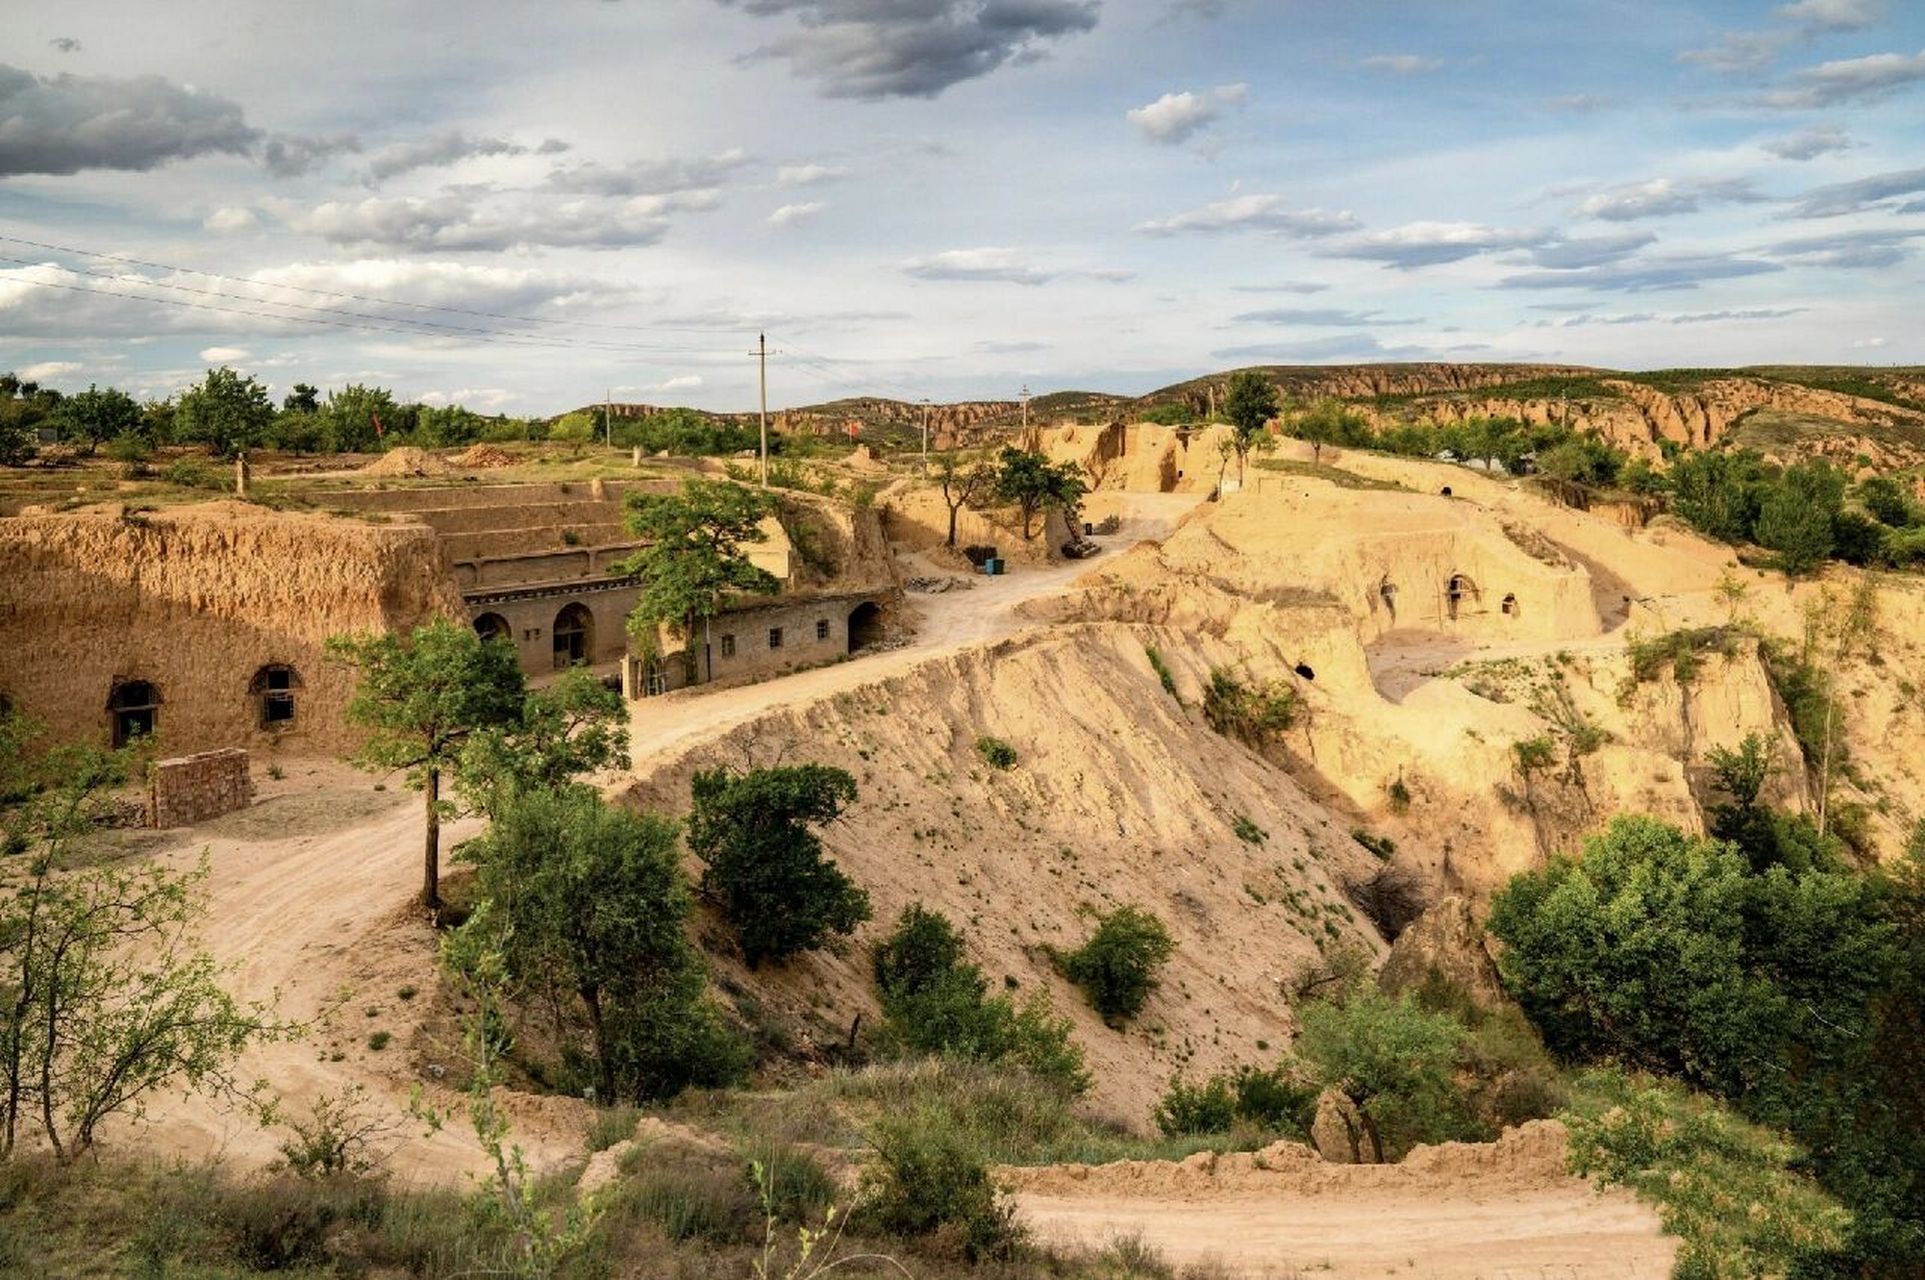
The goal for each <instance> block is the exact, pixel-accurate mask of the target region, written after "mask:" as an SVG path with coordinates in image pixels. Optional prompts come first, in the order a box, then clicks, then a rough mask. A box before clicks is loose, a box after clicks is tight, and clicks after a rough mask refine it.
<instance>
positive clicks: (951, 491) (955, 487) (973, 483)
mask: <svg viewBox="0 0 1925 1280" xmlns="http://www.w3.org/2000/svg"><path fill="white" fill-rule="evenodd" d="M935 480H936V485H937V487H938V488H940V489H941V490H942V502H943V506H945V507H947V508H948V509H949V533H948V536H947V537H945V538H944V539H943V545H944V546H946V547H950V548H954V547H955V545H956V518H957V517H958V516H959V515H960V514H961V512H962V509H963V508H964V507H966V506H969V505H970V504H971V503H973V502H976V501H978V500H979V499H981V498H983V497H984V496H985V495H987V494H988V493H989V492H990V491H991V490H993V489H994V488H995V487H996V469H995V468H994V467H992V466H989V465H988V464H987V463H982V462H978V463H974V464H967V463H964V462H963V460H962V459H961V458H960V457H959V456H958V455H957V454H956V453H955V452H954V451H949V452H944V453H939V454H937V455H936V470H935Z"/></svg>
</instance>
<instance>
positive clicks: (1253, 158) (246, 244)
mask: <svg viewBox="0 0 1925 1280" xmlns="http://www.w3.org/2000/svg"><path fill="white" fill-rule="evenodd" d="M5 25H6V30H7V39H6V40H5V41H4V42H3V43H0V369H5V368H13V369H16V370H18V371H20V372H21V373H22V374H23V375H25V376H29V377H33V378H35V379H37V380H38V381H40V382H42V383H43V384H46V385H51V386H56V387H60V388H62V389H64V390H75V389H79V388H82V387H85V386H86V385H87V384H89V383H91V382H99V383H101V384H103V385H105V384H112V385H116V386H120V387H123V388H126V389H128V390H130V391H133V392H135V393H136V394H139V395H142V396H147V397H159V396H164V395H167V394H170V393H171V392H173V391H176V390H178V389H179V388H181V387H183V386H186V385H189V384H191V383H193V382H195V381H197V380H198V379H199V378H200V377H201V376H202V374H203V372H204V370H205V369H206V368H208V367H209V366H213V365H221V364H227V365H232V366H234V367H235V368H238V369H242V370H244V371H247V372H250V373H252V374H254V375H256V376H258V377H260V378H261V379H262V380H263V381H265V382H267V383H269V384H270V386H271V387H272V388H273V389H274V391H275V394H276V395H277V396H278V395H280V394H284V393H285V391H286V389H287V388H288V387H289V386H291V385H292V384H294V383H296V382H307V383H312V384H315V385H318V386H321V387H323V388H329V387H338V386H342V385H345V384H348V383H354V382H360V383H370V384H379V385H382V386H387V387H390V388H393V389H394V390H395V391H396V392H397V394H399V395H401V396H403V397H405V398H409V399H422V400H426V401H429V402H431V403H456V402H459V403H464V404H467V405H469V406H470V407H472V408H476V409H480V410H483V411H488V412H509V413H542V414H547V413H555V412H560V411H562V410H565V409H567V408H571V407H574V406H577V405H581V404H585V403H588V402H592V401H596V400H599V399H601V398H602V397H603V396H604V395H612V396H613V397H614V398H615V399H617V400H619V401H643V402H649V403H657V404H690V405H695V406H698V407H702V408H712V409H729V410H740V409H749V408H753V407H754V405H755V403H756V394H757V384H756V361H755V360H754V359H753V358H752V357H751V355H750V352H751V350H752V349H753V348H754V347H755V345H756V341H757V334H758V333H760V332H766V333H767V335H768V345H769V350H770V353H771V354H770V357H769V362H768V371H769V399H770V403H771V405H772V406H773V407H780V406H783V405H790V404H806V403H812V402H817V401H822V400H826V399H831V398H835V397H838V396H843V395H883V396H893V397H898V398H903V399H912V400H913V399H921V398H924V397H929V398H933V399H935V400H938V401H942V400H954V399H962V398H996V399H1004V398H1011V397H1014V396H1015V395H1017V394H1018V393H1019V391H1020V390H1021V389H1022V388H1023V387H1025V386H1027V387H1029V388H1031V389H1032V390H1035V391H1037V392H1041V391H1045V390H1060V389H1068V388H1077V389H1089V390H1103V391H1112V392H1119V393H1129V394H1136V393H1141V392H1144V391H1147V390H1150V389H1153V388H1155V387H1157V386H1160V385H1163V384H1165V383H1168V382H1171V381H1175V380H1178V379H1181V378H1187V377H1192V376H1195V375H1197V374H1200V373H1203V372H1207V371H1210V370H1213V369H1220V368H1227V367H1232V366H1236V365H1243V364H1254V363H1288V364H1297V363H1308V364H1320V363H1350V362H1367V361H1368V362H1375V361H1406V360H1456V361H1487V360H1531V361H1557V362H1568V363H1575V364H1587V365H1600V366H1606V367H1613V368H1656V367H1673V366H1723V365H1736V364H1752V363H1854V364H1860V363H1862V364H1914V363H1925V326H1922V325H1920V323H1919V322H1918V317H1919V314H1920V300H1919V298H1920V287H1919V286H1920V284H1921V278H1922V276H1925V271H1922V270H1921V266H1920V263H1921V254H1925V3H1920V2H1919V0H1674V2H1673V3H1662V4H1660V3H1650V2H1648V0H1555V2H1554V3H1547V2H1546V0H470V2H469V3H467V4H462V5H449V4H429V3H425V2H415V3H402V2H400V0H328V3H324V4H313V3H305V4H294V3H289V2H287V0H194V2H193V3H191V4H190V3H184V2H182V0H138V2H135V0H90V3H88V4H86V5H76V4H73V3H72V2H71V0H7V21H6V24H5Z"/></svg>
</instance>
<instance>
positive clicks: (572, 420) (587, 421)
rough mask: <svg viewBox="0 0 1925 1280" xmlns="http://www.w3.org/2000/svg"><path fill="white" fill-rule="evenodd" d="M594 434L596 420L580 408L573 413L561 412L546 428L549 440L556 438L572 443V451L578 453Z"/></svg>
mask: <svg viewBox="0 0 1925 1280" xmlns="http://www.w3.org/2000/svg"><path fill="white" fill-rule="evenodd" d="M595 436H596V422H595V419H594V417H593V416H592V415H590V414H589V413H587V412H586V411H584V410H581V409H577V410H576V411H575V412H573V413H568V414H563V415H562V416H561V417H559V418H557V419H556V420H555V422H554V424H553V425H552V426H550V427H549V428H548V438H549V439H550V440H558V441H561V442H563V443H566V444H570V445H573V446H574V452H576V453H580V452H581V451H582V446H583V445H585V444H587V443H588V442H589V441H590V440H593V439H594V438H595Z"/></svg>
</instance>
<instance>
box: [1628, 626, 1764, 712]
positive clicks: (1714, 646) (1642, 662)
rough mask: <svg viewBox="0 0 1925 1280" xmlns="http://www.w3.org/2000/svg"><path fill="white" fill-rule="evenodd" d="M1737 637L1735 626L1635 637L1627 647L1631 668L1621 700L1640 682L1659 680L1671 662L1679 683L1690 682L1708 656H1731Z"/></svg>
mask: <svg viewBox="0 0 1925 1280" xmlns="http://www.w3.org/2000/svg"><path fill="white" fill-rule="evenodd" d="M1737 640H1738V632H1737V630H1736V628H1733V627H1686V628H1684V629H1682V630H1679V631H1670V632H1666V633H1665V634H1664V635H1661V636H1651V637H1644V636H1633V637H1632V638H1631V641H1630V643H1629V644H1628V645H1626V646H1625V652H1626V653H1628V654H1629V655H1630V658H1631V670H1630V674H1629V675H1628V676H1627V677H1626V679H1625V685H1624V688H1622V689H1621V690H1619V692H1618V697H1619V700H1620V701H1622V700H1624V699H1627V698H1629V697H1630V695H1631V693H1632V692H1633V691H1634V690H1635V689H1636V688H1637V686H1638V685H1641V684H1648V683H1650V682H1651V681H1653V680H1656V679H1658V678H1659V676H1661V675H1662V674H1663V673H1664V668H1665V665H1666V664H1667V663H1668V664H1669V665H1670V667H1671V675H1672V677H1673V678H1674V679H1675V680H1677V682H1678V683H1679V684H1690V683H1691V682H1692V681H1694V680H1696V679H1697V678H1698V669H1699V667H1700V666H1701V665H1702V664H1703V660H1704V658H1705V657H1706V656H1707V655H1710V654H1716V655H1717V656H1719V657H1729V656H1730V654H1731V653H1732V651H1733V650H1734V649H1735V648H1736V647H1737Z"/></svg>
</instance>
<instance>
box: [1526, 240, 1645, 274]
mask: <svg viewBox="0 0 1925 1280" xmlns="http://www.w3.org/2000/svg"><path fill="white" fill-rule="evenodd" d="M1657 240H1658V237H1657V236H1656V235H1655V234H1654V233H1652V232H1649V231H1624V232H1619V233H1618V234H1616V235H1606V236H1578V237H1575V238H1573V239H1570V240H1559V241H1557V242H1555V243H1553V244H1547V245H1543V246H1541V247H1540V248H1536V249H1533V250H1531V261H1532V263H1534V264H1535V265H1537V266H1540V267H1549V268H1550V269H1551V270H1553V271H1573V270H1576V269H1577V268H1579V267H1596V266H1602V265H1603V264H1604V263H1607V262H1616V261H1618V260H1619V259H1620V258H1628V257H1630V256H1631V255H1632V254H1633V253H1636V252H1637V251H1638V250H1639V249H1643V248H1645V247H1646V246H1648V245H1653V244H1656V243H1657Z"/></svg>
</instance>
